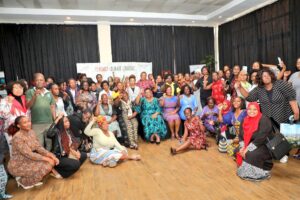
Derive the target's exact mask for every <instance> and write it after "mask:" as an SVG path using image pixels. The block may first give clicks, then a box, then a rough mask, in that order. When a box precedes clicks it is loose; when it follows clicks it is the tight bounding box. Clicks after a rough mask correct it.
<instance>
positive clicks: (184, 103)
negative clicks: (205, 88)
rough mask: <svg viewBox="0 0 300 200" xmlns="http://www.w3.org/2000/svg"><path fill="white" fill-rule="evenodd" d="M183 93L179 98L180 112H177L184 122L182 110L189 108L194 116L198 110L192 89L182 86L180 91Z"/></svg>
mask: <svg viewBox="0 0 300 200" xmlns="http://www.w3.org/2000/svg"><path fill="white" fill-rule="evenodd" d="M181 91H182V92H183V94H182V95H180V97H179V99H180V100H179V102H180V110H179V116H180V119H181V120H186V117H185V115H184V110H185V109H186V108H191V109H192V112H193V114H195V113H196V112H197V110H198V104H197V99H196V97H195V96H194V95H193V94H192V88H191V87H190V86H188V85H184V86H183V87H182V89H181Z"/></svg>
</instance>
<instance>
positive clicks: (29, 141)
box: [7, 116, 59, 189]
mask: <svg viewBox="0 0 300 200" xmlns="http://www.w3.org/2000/svg"><path fill="white" fill-rule="evenodd" d="M14 127H15V128H16V130H17V132H12V134H14V136H13V139H12V157H11V159H10V160H9V162H8V166H7V168H8V171H9V172H10V174H12V175H13V176H14V177H16V180H17V183H18V186H22V187H23V188H24V189H30V188H33V187H34V186H40V185H42V184H43V182H41V181H42V179H43V178H44V177H45V176H46V175H48V174H49V173H50V172H52V173H54V174H55V175H57V172H56V171H55V169H54V168H53V167H54V166H56V165H58V164H59V160H58V159H57V158H56V157H55V155H54V154H52V153H50V152H49V151H47V150H46V149H44V147H42V146H41V145H40V143H39V141H38V139H37V138H36V136H35V133H34V132H33V131H32V130H31V122H30V121H29V119H28V118H27V117H24V116H19V117H17V118H16V120H15V124H14Z"/></svg>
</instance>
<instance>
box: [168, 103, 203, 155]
mask: <svg viewBox="0 0 300 200" xmlns="http://www.w3.org/2000/svg"><path fill="white" fill-rule="evenodd" d="M184 114H185V117H186V121H185V122H184V134H183V136H182V141H183V143H182V144H181V145H180V146H179V147H177V148H173V147H171V154H172V155H175V154H177V153H178V152H180V151H183V150H187V149H198V150H200V149H205V150H206V147H207V145H206V136H205V127H204V126H203V124H202V121H201V120H200V118H199V117H198V116H194V115H192V109H191V108H186V109H185V110H184Z"/></svg>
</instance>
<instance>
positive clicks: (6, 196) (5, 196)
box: [0, 194, 13, 199]
mask: <svg viewBox="0 0 300 200" xmlns="http://www.w3.org/2000/svg"><path fill="white" fill-rule="evenodd" d="M11 198H13V195H10V194H0V199H11Z"/></svg>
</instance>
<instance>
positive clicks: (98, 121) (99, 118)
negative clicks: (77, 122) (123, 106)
mask: <svg viewBox="0 0 300 200" xmlns="http://www.w3.org/2000/svg"><path fill="white" fill-rule="evenodd" d="M104 122H106V117H104V116H102V115H99V116H98V117H97V123H98V124H99V125H102V124H103V123H104Z"/></svg>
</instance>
